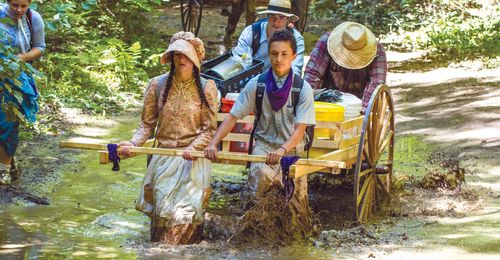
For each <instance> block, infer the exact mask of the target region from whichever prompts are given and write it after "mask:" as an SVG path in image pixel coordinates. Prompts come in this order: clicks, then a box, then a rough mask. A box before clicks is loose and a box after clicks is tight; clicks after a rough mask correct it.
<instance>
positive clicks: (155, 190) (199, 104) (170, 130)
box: [118, 32, 218, 244]
mask: <svg viewBox="0 0 500 260" xmlns="http://www.w3.org/2000/svg"><path fill="white" fill-rule="evenodd" d="M204 58H205V48H204V46H203V42H202V41H201V40H200V39H199V38H196V37H195V36H194V34H192V33H191V32H178V33H176V34H174V35H173V36H172V38H171V40H170V45H169V46H168V49H167V51H166V52H165V53H163V55H162V56H161V63H162V64H170V71H169V72H167V73H165V74H163V75H160V76H158V77H155V78H153V79H151V81H150V82H149V84H148V87H147V89H146V93H145V95H144V106H143V109H142V116H141V123H140V124H139V127H138V128H137V130H136V132H135V134H134V135H133V136H132V139H131V140H130V141H125V142H121V143H119V144H118V146H121V147H124V148H123V149H122V151H120V155H122V156H128V155H130V151H129V149H128V148H127V147H129V146H142V145H143V144H144V143H145V142H146V140H147V139H148V138H150V136H151V135H152V134H153V133H154V138H155V141H156V143H157V146H158V147H160V148H175V149H182V150H184V153H183V155H182V157H176V156H161V155H153V157H152V158H151V161H150V163H149V165H148V169H147V172H146V175H145V176H144V181H143V184H142V186H141V193H140V195H139V199H138V200H137V204H136V209H137V210H139V211H141V212H143V213H144V214H146V215H148V216H149V217H151V219H152V220H151V229H150V233H151V240H152V241H161V242H164V243H168V244H191V243H197V242H199V241H200V240H201V235H202V233H203V222H204V215H205V210H206V208H207V206H208V199H209V198H210V191H211V188H210V171H211V163H210V161H209V160H207V159H205V158H198V159H197V160H194V158H193V157H192V155H191V152H192V151H202V150H203V149H204V148H205V147H206V146H207V144H208V143H209V142H210V140H211V139H212V136H213V135H214V133H215V130H216V128H217V109H218V98H217V88H216V86H215V82H214V81H212V80H205V79H203V78H201V77H200V64H201V61H203V59H204Z"/></svg>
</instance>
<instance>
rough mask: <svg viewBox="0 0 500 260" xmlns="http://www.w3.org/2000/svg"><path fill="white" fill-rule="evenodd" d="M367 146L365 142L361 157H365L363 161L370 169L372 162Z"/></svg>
mask: <svg viewBox="0 0 500 260" xmlns="http://www.w3.org/2000/svg"><path fill="white" fill-rule="evenodd" d="M367 145H368V144H367V143H366V142H365V145H364V146H363V155H364V156H365V160H366V161H367V162H368V164H369V166H370V167H372V166H373V161H372V159H371V158H370V154H369V151H368V147H367ZM360 163H361V162H360Z"/></svg>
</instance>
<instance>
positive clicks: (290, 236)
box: [229, 187, 316, 246]
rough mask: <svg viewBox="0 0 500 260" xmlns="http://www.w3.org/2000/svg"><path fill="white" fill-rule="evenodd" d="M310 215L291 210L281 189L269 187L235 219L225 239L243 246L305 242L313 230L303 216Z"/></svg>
mask: <svg viewBox="0 0 500 260" xmlns="http://www.w3.org/2000/svg"><path fill="white" fill-rule="evenodd" d="M309 215H310V216H312V214H311V213H310V214H309ZM310 216H303V215H300V214H298V213H296V212H295V211H294V210H292V209H291V205H289V204H286V203H285V202H284V193H283V190H282V189H281V188H280V187H272V188H271V189H270V190H269V191H268V192H267V193H266V194H264V196H263V198H262V199H261V200H260V201H259V202H258V203H257V204H256V205H254V206H253V207H252V208H250V209H249V210H248V211H247V212H246V213H245V214H244V215H243V216H242V217H241V218H240V219H239V220H238V223H237V225H236V229H235V233H234V234H233V235H232V236H231V238H230V239H229V242H230V243H231V244H234V245H246V246H259V245H269V246H281V245H286V244H289V243H291V242H297V241H305V240H306V239H307V238H309V237H311V236H313V235H315V233H316V231H315V230H316V228H315V227H314V225H313V221H311V219H307V218H309V217H310Z"/></svg>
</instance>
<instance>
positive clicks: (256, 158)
mask: <svg viewBox="0 0 500 260" xmlns="http://www.w3.org/2000/svg"><path fill="white" fill-rule="evenodd" d="M59 147H60V148H76V149H84V150H96V151H103V150H107V149H108V148H107V145H105V144H92V143H83V142H73V141H61V142H60V143H59ZM128 148H129V150H130V152H132V153H135V154H157V155H169V156H182V154H183V153H184V150H175V149H164V148H150V147H128ZM118 150H120V148H118ZM191 155H192V156H193V157H196V158H204V157H205V154H204V153H203V152H201V151H193V152H191ZM217 159H218V161H220V162H226V163H229V164H231V162H233V161H234V162H241V161H246V162H260V163H265V162H266V156H262V155H247V154H234V153H228V152H218V153H217ZM295 165H303V166H315V167H323V168H345V167H346V163H345V162H341V161H328V160H314V159H299V160H298V161H297V162H296V163H295Z"/></svg>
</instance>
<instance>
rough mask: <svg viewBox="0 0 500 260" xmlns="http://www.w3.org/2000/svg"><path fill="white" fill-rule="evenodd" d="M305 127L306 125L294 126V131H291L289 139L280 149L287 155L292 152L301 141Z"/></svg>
mask: <svg viewBox="0 0 500 260" xmlns="http://www.w3.org/2000/svg"><path fill="white" fill-rule="evenodd" d="M306 127H307V125H306V124H298V125H296V126H295V130H294V131H293V133H292V135H291V136H290V138H288V140H286V142H285V143H284V144H283V145H281V147H283V148H284V149H285V150H286V152H287V153H288V152H290V151H291V150H293V149H294V148H295V147H296V146H297V145H298V144H299V143H300V141H302V139H303V138H304V133H305V131H306Z"/></svg>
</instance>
